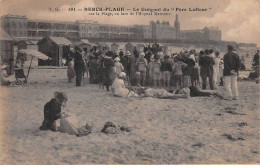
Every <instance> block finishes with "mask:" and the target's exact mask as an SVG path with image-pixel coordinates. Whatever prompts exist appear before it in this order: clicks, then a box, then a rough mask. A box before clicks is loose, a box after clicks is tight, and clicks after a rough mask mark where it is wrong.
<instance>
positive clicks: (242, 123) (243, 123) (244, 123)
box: [238, 122, 247, 127]
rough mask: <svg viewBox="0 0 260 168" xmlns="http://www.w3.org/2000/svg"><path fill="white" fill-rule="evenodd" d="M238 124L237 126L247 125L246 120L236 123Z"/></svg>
mask: <svg viewBox="0 0 260 168" xmlns="http://www.w3.org/2000/svg"><path fill="white" fill-rule="evenodd" d="M238 126H239V127H245V126H247V123H246V122H241V123H239V124H238Z"/></svg>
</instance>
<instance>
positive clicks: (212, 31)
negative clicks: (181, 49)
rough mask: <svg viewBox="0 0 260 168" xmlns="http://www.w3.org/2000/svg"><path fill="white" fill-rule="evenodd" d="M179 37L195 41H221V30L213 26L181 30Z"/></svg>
mask: <svg viewBox="0 0 260 168" xmlns="http://www.w3.org/2000/svg"><path fill="white" fill-rule="evenodd" d="M181 38H182V39H192V40H197V41H221V30H219V29H218V28H213V27H210V28H208V27H205V28H203V29H201V30H200V29H196V30H182V31H181Z"/></svg>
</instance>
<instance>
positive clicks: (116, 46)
mask: <svg viewBox="0 0 260 168" xmlns="http://www.w3.org/2000/svg"><path fill="white" fill-rule="evenodd" d="M118 49H119V44H117V43H113V44H111V51H113V52H116V51H117V50H118Z"/></svg>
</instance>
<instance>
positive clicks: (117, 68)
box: [114, 57, 124, 76]
mask: <svg viewBox="0 0 260 168" xmlns="http://www.w3.org/2000/svg"><path fill="white" fill-rule="evenodd" d="M119 61H120V58H119V57H116V58H115V59H114V62H115V63H114V65H115V71H116V75H117V76H118V75H119V74H120V73H121V72H123V71H124V67H123V65H122V64H121V63H120V62H119Z"/></svg>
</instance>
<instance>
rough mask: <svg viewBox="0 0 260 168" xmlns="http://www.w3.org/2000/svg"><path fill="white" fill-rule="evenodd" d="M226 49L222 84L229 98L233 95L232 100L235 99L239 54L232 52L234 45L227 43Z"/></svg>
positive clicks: (236, 95)
mask: <svg viewBox="0 0 260 168" xmlns="http://www.w3.org/2000/svg"><path fill="white" fill-rule="evenodd" d="M227 50H228V52H227V53H226V54H225V55H224V72H223V75H224V85H225V88H226V91H227V94H228V96H229V99H231V98H232V97H233V100H237V98H238V88H237V76H238V70H239V68H240V61H239V56H238V55H237V54H236V53H235V52H233V51H234V47H233V46H232V45H228V46H227ZM232 92H233V93H232Z"/></svg>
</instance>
